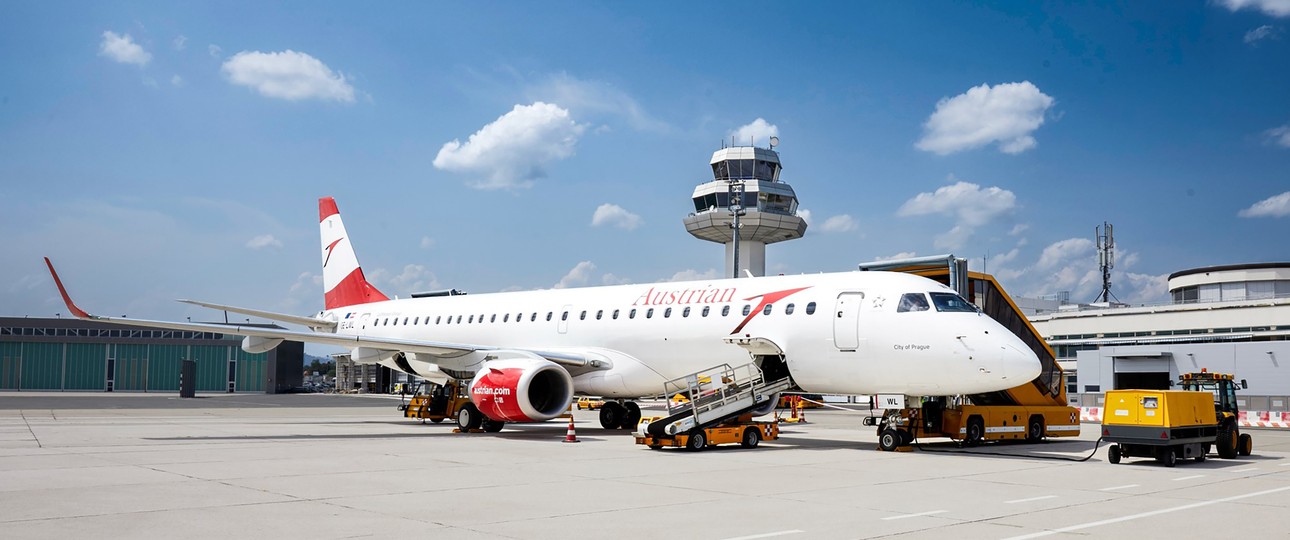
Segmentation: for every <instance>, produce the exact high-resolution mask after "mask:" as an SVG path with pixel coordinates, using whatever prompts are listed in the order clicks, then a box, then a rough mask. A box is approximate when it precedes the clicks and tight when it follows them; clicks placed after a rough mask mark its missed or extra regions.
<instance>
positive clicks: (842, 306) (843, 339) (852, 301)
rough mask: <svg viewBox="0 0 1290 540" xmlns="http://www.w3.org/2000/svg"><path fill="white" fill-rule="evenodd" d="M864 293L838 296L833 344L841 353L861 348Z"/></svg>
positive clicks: (834, 315)
mask: <svg viewBox="0 0 1290 540" xmlns="http://www.w3.org/2000/svg"><path fill="white" fill-rule="evenodd" d="M863 301H864V293H862V292H844V293H842V294H839V295H838V302H837V304H836V305H835V306H834V308H833V344H834V345H835V346H836V347H837V348H838V350H841V351H847V352H855V350H856V349H857V348H859V347H860V303H861V302H863Z"/></svg>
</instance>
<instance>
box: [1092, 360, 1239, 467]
mask: <svg viewBox="0 0 1290 540" xmlns="http://www.w3.org/2000/svg"><path fill="white" fill-rule="evenodd" d="M1179 380H1180V381H1181V383H1182V384H1181V386H1182V388H1183V389H1182V390H1110V391H1108V392H1107V393H1106V403H1105V410H1104V411H1103V413H1102V414H1103V416H1102V438H1103V439H1105V440H1106V441H1107V442H1111V443H1115V444H1112V445H1111V446H1110V448H1108V449H1107V459H1108V460H1110V462H1111V463H1119V462H1120V460H1121V459H1122V458H1125V457H1151V458H1155V459H1156V461H1159V462H1160V463H1163V464H1164V465H1165V466H1166V467H1173V466H1174V465H1175V464H1176V463H1177V462H1178V460H1179V459H1187V458H1193V459H1195V460H1196V461H1205V457H1206V455H1208V454H1209V451H1210V447H1211V446H1213V447H1214V448H1215V449H1216V450H1217V451H1218V456H1219V457H1221V458H1223V459H1232V458H1235V457H1236V456H1237V455H1238V454H1239V455H1242V456H1248V455H1250V452H1251V451H1252V450H1253V447H1254V441H1253V439H1252V438H1251V437H1250V436H1249V435H1248V434H1243V433H1241V428H1240V425H1239V422H1238V417H1239V416H1240V411H1239V410H1238V408H1237V405H1236V385H1237V382H1236V381H1235V380H1233V378H1232V376H1231V375H1230V374H1224V373H1209V372H1207V371H1206V370H1205V369H1201V371H1200V372H1199V373H1184V374H1183V375H1181V376H1180V377H1179ZM1240 385H1241V387H1242V388H1246V387H1247V385H1246V384H1245V381H1244V380H1242V381H1241V382H1240Z"/></svg>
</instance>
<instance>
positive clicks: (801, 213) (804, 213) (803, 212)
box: [797, 208, 811, 226]
mask: <svg viewBox="0 0 1290 540" xmlns="http://www.w3.org/2000/svg"><path fill="white" fill-rule="evenodd" d="M797 217H800V218H802V221H805V222H806V224H807V225H808V226H809V225H810V224H811V211H810V210H807V209H805V208H798V209H797Z"/></svg>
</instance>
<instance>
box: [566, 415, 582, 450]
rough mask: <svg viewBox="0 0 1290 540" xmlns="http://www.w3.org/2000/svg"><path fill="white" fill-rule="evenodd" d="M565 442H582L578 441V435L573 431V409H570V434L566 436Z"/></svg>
mask: <svg viewBox="0 0 1290 540" xmlns="http://www.w3.org/2000/svg"><path fill="white" fill-rule="evenodd" d="M564 442H582V441H579V440H578V434H577V433H575V432H574V431H573V409H572V408H570V409H569V432H568V433H567V434H565V436H564Z"/></svg>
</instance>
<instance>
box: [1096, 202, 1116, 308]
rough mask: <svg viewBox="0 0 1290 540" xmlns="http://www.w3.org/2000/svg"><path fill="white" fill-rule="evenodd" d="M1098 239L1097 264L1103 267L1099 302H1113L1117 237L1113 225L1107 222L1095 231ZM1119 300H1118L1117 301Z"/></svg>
mask: <svg viewBox="0 0 1290 540" xmlns="http://www.w3.org/2000/svg"><path fill="white" fill-rule="evenodd" d="M1094 233H1095V234H1096V238H1097V262H1098V266H1101V267H1102V294H1101V296H1099V297H1098V298H1099V300H1098V301H1099V302H1106V303H1110V302H1111V296H1112V295H1111V269H1112V268H1115V236H1113V235H1112V234H1111V224H1110V223H1107V222H1105V221H1103V222H1102V226H1101V227H1097V228H1095V229H1094ZM1117 300H1118V299H1117Z"/></svg>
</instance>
